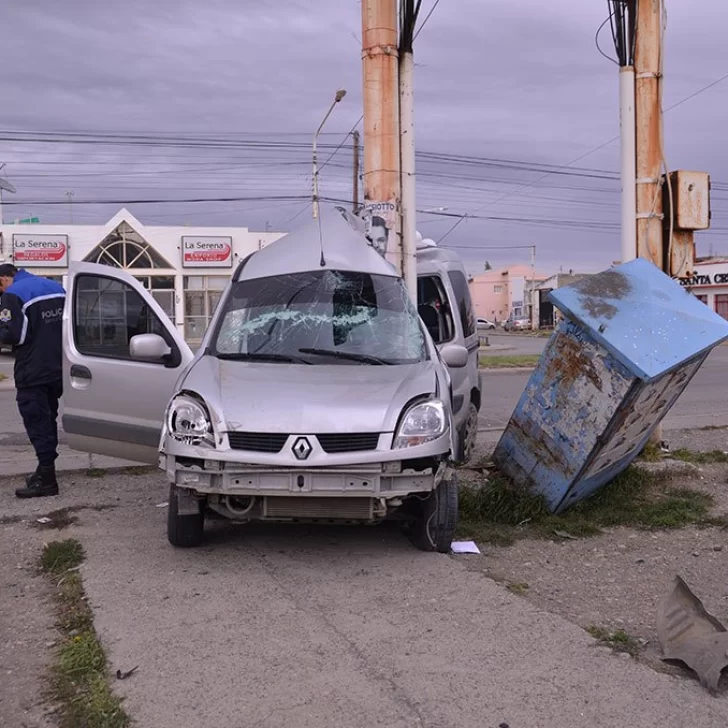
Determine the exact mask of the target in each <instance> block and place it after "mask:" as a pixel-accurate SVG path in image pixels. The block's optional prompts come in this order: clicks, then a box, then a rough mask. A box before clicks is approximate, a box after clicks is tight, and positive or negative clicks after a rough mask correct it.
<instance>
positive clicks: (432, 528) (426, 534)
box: [407, 475, 458, 554]
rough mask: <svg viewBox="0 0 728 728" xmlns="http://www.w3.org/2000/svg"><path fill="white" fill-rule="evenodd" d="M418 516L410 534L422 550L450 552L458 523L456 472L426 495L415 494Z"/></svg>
mask: <svg viewBox="0 0 728 728" xmlns="http://www.w3.org/2000/svg"><path fill="white" fill-rule="evenodd" d="M413 505H414V508H415V514H414V520H413V521H412V522H411V523H410V524H409V525H408V528H407V537H408V538H409V540H410V541H411V542H412V545H413V546H416V547H417V548H418V549H420V551H438V552H439V553H441V554H449V553H450V549H451V546H452V540H453V537H454V536H455V528H456V527H457V523H458V482H457V478H456V477H455V476H454V475H453V476H452V477H451V478H450V480H442V481H440V484H439V485H438V486H437V488H435V490H434V491H433V492H432V493H430V494H429V495H428V496H427V498H425V499H422V500H420V499H418V498H417V497H413Z"/></svg>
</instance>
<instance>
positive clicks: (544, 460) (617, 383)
mask: <svg viewBox="0 0 728 728" xmlns="http://www.w3.org/2000/svg"><path fill="white" fill-rule="evenodd" d="M550 298H551V300H552V301H553V303H554V305H555V306H557V307H558V308H559V309H560V310H561V311H562V312H563V313H564V315H565V316H566V319H565V320H564V321H563V322H562V323H561V324H559V327H558V328H557V329H556V331H555V333H554V335H553V336H552V337H551V339H550V340H549V343H548V345H547V347H546V349H545V351H544V354H543V355H542V357H541V360H540V361H539V364H538V366H537V368H536V370H535V371H534V372H533V374H532V376H531V379H530V380H529V382H528V385H527V386H526V389H525V391H524V392H523V395H522V396H521V398H520V400H519V403H518V405H517V407H516V409H515V411H514V413H513V415H512V417H511V420H510V421H509V423H508V426H507V427H506V430H505V432H504V433H503V436H502V437H501V439H500V441H499V443H498V445H497V447H496V450H495V453H494V460H495V462H496V464H497V465H498V466H499V467H500V468H501V470H502V471H503V472H504V473H505V474H507V475H508V476H509V477H511V478H512V479H513V480H514V482H515V483H516V484H518V485H519V486H521V487H525V488H528V489H531V490H533V491H535V492H538V493H540V494H542V495H543V496H544V498H545V500H546V502H547V504H548V506H549V508H550V509H551V510H552V511H555V512H560V511H563V510H566V509H567V508H569V507H570V506H571V505H573V504H575V503H577V502H578V501H580V500H582V499H583V498H586V497H588V496H589V495H591V494H592V493H593V492H595V491H596V490H598V489H599V488H601V487H602V486H604V485H606V484H607V483H609V482H611V481H612V480H613V479H614V477H616V476H617V475H618V474H619V473H620V472H622V470H624V469H625V468H626V467H627V466H628V465H629V464H630V463H631V462H632V460H633V459H634V458H635V457H636V456H637V455H638V454H639V452H640V451H641V450H642V448H643V447H644V445H645V443H646V442H647V441H648V439H649V437H650V436H651V434H652V432H653V431H654V429H655V427H657V425H658V424H659V422H660V421H661V420H662V418H663V417H664V416H665V415H666V414H667V412H668V411H669V410H670V408H671V407H672V406H673V404H674V403H675V402H676V401H677V399H678V397H679V396H680V394H681V393H682V392H683V391H684V389H685V387H686V386H687V385H688V383H689V382H690V380H691V379H692V377H693V376H694V375H695V373H696V372H697V371H698V369H699V368H700V366H701V364H702V363H703V361H704V360H705V358H706V357H707V355H708V353H709V352H710V350H711V349H712V348H713V347H714V346H716V345H717V344H719V343H721V342H722V341H725V340H727V339H728V322H726V321H725V320H724V319H722V318H721V317H720V316H718V315H717V314H715V313H714V312H712V311H710V310H709V309H708V308H707V307H706V306H704V305H702V304H701V303H700V301H698V300H697V299H695V298H694V297H692V296H690V295H685V291H684V290H683V288H682V287H681V286H680V285H679V284H678V283H677V282H675V281H673V280H671V279H670V278H669V276H666V275H665V274H664V273H663V272H662V271H660V270H659V269H658V268H656V267H655V266H654V265H652V264H651V263H649V262H647V261H645V260H635V261H631V262H630V263H626V264H624V265H621V266H618V267H617V268H613V269H610V270H608V271H605V272H603V273H600V274H598V275H596V276H593V277H592V278H589V279H585V280H582V281H579V282H578V283H576V284H574V285H572V286H568V287H566V288H563V289H557V290H555V291H553V292H552V293H551V294H550Z"/></svg>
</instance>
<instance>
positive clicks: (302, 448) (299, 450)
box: [291, 437, 313, 460]
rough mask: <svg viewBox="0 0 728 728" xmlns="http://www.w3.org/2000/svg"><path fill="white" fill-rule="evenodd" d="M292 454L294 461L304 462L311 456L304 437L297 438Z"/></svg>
mask: <svg viewBox="0 0 728 728" xmlns="http://www.w3.org/2000/svg"><path fill="white" fill-rule="evenodd" d="M291 449H292V450H293V454H294V455H295V456H296V460H306V458H308V456H309V455H310V454H311V450H313V448H312V447H311V443H310V442H309V441H308V440H307V439H306V438H305V437H299V438H298V439H297V440H296V442H294V443H293V447H292V448H291Z"/></svg>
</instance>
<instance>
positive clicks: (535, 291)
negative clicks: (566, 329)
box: [528, 271, 593, 329]
mask: <svg viewBox="0 0 728 728" xmlns="http://www.w3.org/2000/svg"><path fill="white" fill-rule="evenodd" d="M590 275H593V274H592V273H574V272H573V271H569V272H568V273H555V274H554V275H552V276H550V277H548V278H544V279H543V280H540V281H537V282H536V284H535V285H534V286H533V287H530V286H529V290H528V298H529V300H530V301H532V310H533V318H532V322H533V324H534V328H538V329H551V328H553V327H554V326H555V325H556V323H557V317H558V315H559V313H558V311H557V310H556V309H554V305H553V304H552V303H551V302H550V301H549V300H548V295H549V293H550V292H551V291H553V290H555V289H556V288H563V287H564V286H570V285H571V284H572V283H576V282H577V281H580V280H581V279H582V278H588V277H589V276H590Z"/></svg>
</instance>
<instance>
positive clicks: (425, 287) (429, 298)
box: [417, 275, 455, 344]
mask: <svg viewBox="0 0 728 728" xmlns="http://www.w3.org/2000/svg"><path fill="white" fill-rule="evenodd" d="M417 312H418V313H419V314H420V318H421V319H422V321H423V323H424V324H425V328H426V329H427V330H428V331H429V332H430V336H431V337H432V340H433V341H434V342H435V343H436V344H444V343H445V342H446V341H452V339H453V337H454V336H455V333H454V331H455V329H454V326H453V320H452V313H451V311H450V306H449V305H448V302H447V295H446V294H445V290H444V287H443V285H442V281H441V280H440V277H439V276H436V275H435V276H420V277H419V278H418V279H417Z"/></svg>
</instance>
